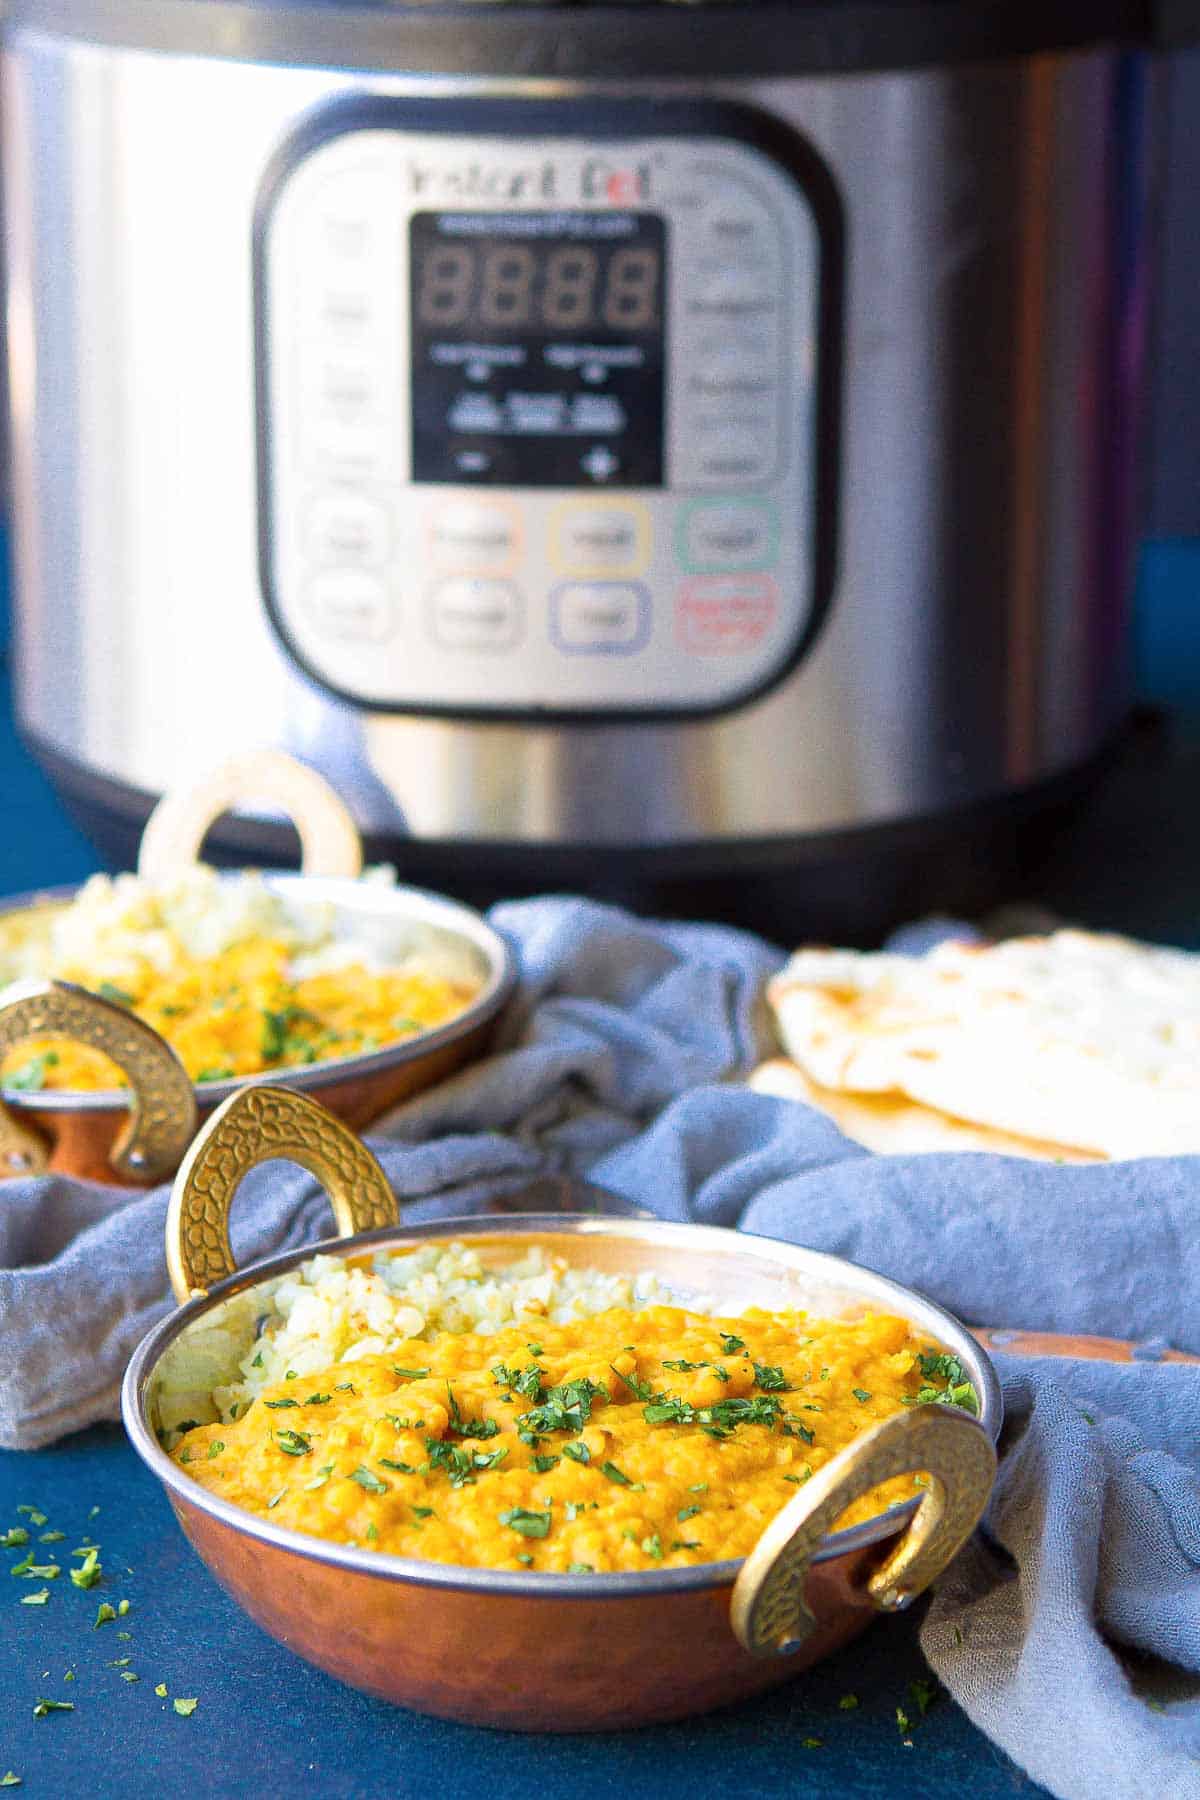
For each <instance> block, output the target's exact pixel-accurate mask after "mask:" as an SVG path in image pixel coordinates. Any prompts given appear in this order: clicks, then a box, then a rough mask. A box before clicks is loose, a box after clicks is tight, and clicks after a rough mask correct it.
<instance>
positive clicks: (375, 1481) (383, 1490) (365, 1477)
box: [350, 1463, 391, 1494]
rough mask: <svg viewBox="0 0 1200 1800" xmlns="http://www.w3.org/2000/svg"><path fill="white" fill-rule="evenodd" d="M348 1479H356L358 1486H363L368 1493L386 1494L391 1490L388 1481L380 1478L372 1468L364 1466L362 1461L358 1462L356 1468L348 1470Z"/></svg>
mask: <svg viewBox="0 0 1200 1800" xmlns="http://www.w3.org/2000/svg"><path fill="white" fill-rule="evenodd" d="M350 1479H351V1481H357V1483H358V1485H359V1487H360V1488H365V1489H366V1491H367V1493H368V1494H387V1493H390V1491H391V1488H390V1485H389V1483H388V1482H386V1481H383V1480H381V1478H380V1477H379V1476H378V1475H376V1474H374V1473H373V1471H372V1470H370V1469H367V1468H364V1466H363V1465H362V1463H359V1465H358V1467H357V1469H352V1470H351V1471H350Z"/></svg>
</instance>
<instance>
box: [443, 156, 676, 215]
mask: <svg viewBox="0 0 1200 1800" xmlns="http://www.w3.org/2000/svg"><path fill="white" fill-rule="evenodd" d="M408 185H409V192H410V193H411V194H413V195H414V196H416V197H418V198H420V199H422V200H429V201H432V202H433V203H434V204H435V205H440V204H442V203H443V202H445V201H451V200H466V201H479V200H499V201H502V202H508V201H516V200H535V201H547V200H549V201H556V202H561V201H565V200H583V201H587V202H588V203H590V204H591V205H593V206H604V205H608V206H633V205H636V204H637V202H638V201H641V200H648V199H649V198H650V165H649V163H626V162H621V161H620V160H618V159H617V158H608V157H603V156H589V157H587V158H586V159H585V161H584V162H583V164H582V166H581V167H580V171H579V183H578V187H577V188H576V189H575V190H574V191H573V192H571V191H568V184H567V183H565V182H564V180H563V171H562V169H560V168H559V166H558V164H557V163H554V162H549V161H546V162H534V163H525V164H513V163H503V164H500V165H497V164H493V163H488V162H484V161H482V160H476V161H473V162H469V163H460V164H458V165H456V166H453V167H450V168H447V167H445V166H433V165H431V164H429V163H419V162H410V163H409V164H408Z"/></svg>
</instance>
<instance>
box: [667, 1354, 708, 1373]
mask: <svg viewBox="0 0 1200 1800" xmlns="http://www.w3.org/2000/svg"><path fill="white" fill-rule="evenodd" d="M703 1367H704V1364H703V1363H702V1362H698V1363H694V1362H688V1360H687V1358H686V1357H684V1356H680V1357H677V1358H676V1359H675V1360H674V1361H672V1362H664V1364H663V1368H664V1369H675V1370H677V1371H678V1372H679V1374H680V1375H690V1374H691V1372H692V1370H693V1369H702V1368H703Z"/></svg>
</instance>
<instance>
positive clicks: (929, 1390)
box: [912, 1350, 979, 1415]
mask: <svg viewBox="0 0 1200 1800" xmlns="http://www.w3.org/2000/svg"><path fill="white" fill-rule="evenodd" d="M917 1366H918V1368H919V1369H920V1371H921V1373H922V1375H923V1376H924V1377H925V1385H924V1386H923V1387H922V1388H920V1389H919V1390H918V1392H917V1393H916V1394H915V1395H914V1396H913V1400H912V1404H913V1405H914V1406H927V1405H929V1404H930V1402H936V1401H941V1402H943V1403H944V1404H949V1405H950V1406H958V1407H961V1408H962V1410H963V1411H964V1412H969V1413H974V1414H976V1415H978V1412H979V1396H978V1394H977V1393H976V1392H975V1389H974V1386H973V1385H972V1383H971V1382H970V1380H969V1379H968V1377H967V1375H966V1372H965V1370H964V1369H963V1366H962V1364H961V1363H960V1362H959V1360H958V1358H957V1356H951V1355H950V1353H949V1351H946V1350H941V1351H932V1350H927V1351H921V1352H920V1353H919V1354H918V1356H917ZM935 1381H943V1382H944V1383H945V1387H944V1388H936V1387H934V1386H933V1383H934V1382H935Z"/></svg>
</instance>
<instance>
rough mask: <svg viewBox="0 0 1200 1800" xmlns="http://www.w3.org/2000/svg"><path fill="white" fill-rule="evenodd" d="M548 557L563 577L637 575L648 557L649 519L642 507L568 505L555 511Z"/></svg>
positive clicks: (566, 503) (597, 504) (561, 506)
mask: <svg viewBox="0 0 1200 1800" xmlns="http://www.w3.org/2000/svg"><path fill="white" fill-rule="evenodd" d="M550 554H551V557H552V559H553V561H554V563H555V565H556V566H557V567H558V568H560V569H561V570H562V572H563V574H564V575H583V576H588V575H638V574H640V573H641V571H642V570H643V569H644V568H645V566H646V562H647V560H648V558H649V554H650V519H649V515H648V513H647V511H646V509H645V507H643V506H629V505H620V506H608V505H604V504H602V503H596V504H593V505H588V504H586V503H585V504H584V505H572V504H571V503H570V502H564V503H563V504H562V505H560V506H559V507H557V508H556V510H555V513H554V519H553V523H552V525H551V530H550Z"/></svg>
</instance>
